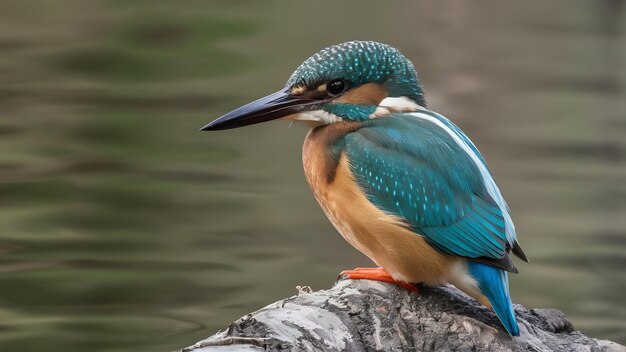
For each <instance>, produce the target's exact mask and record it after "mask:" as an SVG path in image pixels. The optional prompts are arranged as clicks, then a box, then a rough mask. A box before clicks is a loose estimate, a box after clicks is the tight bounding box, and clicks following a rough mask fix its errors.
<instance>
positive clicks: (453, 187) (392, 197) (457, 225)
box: [340, 114, 507, 259]
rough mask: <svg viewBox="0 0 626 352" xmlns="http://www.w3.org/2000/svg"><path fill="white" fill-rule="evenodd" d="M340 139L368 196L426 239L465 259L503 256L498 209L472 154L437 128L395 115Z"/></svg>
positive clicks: (503, 239) (503, 230) (503, 234)
mask: <svg viewBox="0 0 626 352" xmlns="http://www.w3.org/2000/svg"><path fill="white" fill-rule="evenodd" d="M446 121H448V120H446ZM448 123H449V124H452V123H451V122H449V121H448ZM452 126H453V127H454V128H456V129H458V127H456V126H454V125H453V124H452ZM450 128H452V127H450ZM459 131H460V130H459ZM463 136H465V135H463ZM464 138H465V139H467V137H464ZM467 140H468V141H469V139H467ZM340 143H341V149H342V150H343V152H344V153H345V154H346V156H347V157H348V160H349V162H350V165H351V169H352V172H353V174H354V175H355V177H356V179H357V183H358V184H359V185H360V187H361V189H362V190H363V191H364V192H365V194H366V195H367V197H368V199H370V201H372V202H373V203H374V204H376V205H377V206H379V207H380V208H382V209H384V210H385V211H387V212H389V213H391V214H395V215H397V216H400V217H401V218H403V219H404V220H405V221H406V222H407V223H408V224H409V225H410V226H411V227H412V228H413V229H414V231H415V232H416V233H417V234H420V235H423V236H425V237H426V238H427V240H428V241H429V242H430V243H431V244H433V245H434V246H436V247H437V248H439V249H440V250H442V251H444V252H446V253H449V254H455V255H459V256H464V257H469V258H478V257H489V258H494V259H499V258H502V257H504V255H505V253H506V244H507V235H506V220H505V218H504V215H503V212H502V209H501V208H500V206H499V205H498V204H497V202H496V201H494V199H493V198H492V197H491V196H490V194H489V192H488V191H487V189H486V186H485V183H484V180H483V176H482V175H481V172H480V170H479V168H478V166H477V165H476V163H475V162H474V160H473V159H472V158H471V157H470V156H469V155H468V153H467V152H466V151H465V150H464V149H463V148H462V147H461V146H459V145H458V144H457V143H456V142H455V141H454V140H453V139H452V138H451V137H450V135H449V134H448V133H447V132H446V131H445V130H443V129H442V128H440V127H437V126H436V125H434V124H432V123H430V122H428V121H423V120H420V119H418V118H415V117H413V116H410V115H406V114H398V115H396V116H394V118H384V119H374V120H369V121H366V122H365V123H364V126H363V127H362V128H360V129H358V130H357V131H355V132H353V133H350V134H348V135H346V136H345V137H344V138H343V139H342V140H341V142H340ZM469 143H471V141H470V142H469ZM470 145H471V146H472V150H473V151H475V152H476V153H478V151H477V150H476V149H475V147H474V146H473V144H470ZM478 155H480V154H478ZM479 160H480V161H481V162H484V160H483V159H482V157H480V158H479Z"/></svg>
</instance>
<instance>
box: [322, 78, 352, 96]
mask: <svg viewBox="0 0 626 352" xmlns="http://www.w3.org/2000/svg"><path fill="white" fill-rule="evenodd" d="M346 90H348V82H346V81H344V80H343V79H339V78H337V79H333V80H332V81H330V82H328V83H327V84H326V92H327V93H328V95H330V96H331V97H336V96H338V95H340V94H342V93H344V92H345V91H346Z"/></svg>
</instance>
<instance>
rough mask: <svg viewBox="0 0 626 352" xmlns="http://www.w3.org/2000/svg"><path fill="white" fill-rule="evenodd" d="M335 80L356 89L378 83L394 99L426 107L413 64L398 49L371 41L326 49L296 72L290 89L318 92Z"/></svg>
mask: <svg viewBox="0 0 626 352" xmlns="http://www.w3.org/2000/svg"><path fill="white" fill-rule="evenodd" d="M335 78H342V79H345V80H348V81H350V82H351V83H352V84H353V85H354V86H359V85H361V84H365V83H378V84H381V85H382V86H383V87H385V88H386V89H387V92H388V94H389V96H390V97H401V96H405V97H407V98H409V99H412V100H413V101H415V102H416V103H418V104H420V105H422V106H425V101H424V91H423V90H422V87H421V85H420V82H419V79H418V77H417V73H416V72H415V68H414V67H413V64H412V63H411V61H409V60H408V59H407V58H406V57H405V56H404V55H402V54H401V53H400V52H399V51H398V50H397V49H395V48H393V47H391V46H389V45H386V44H382V43H377V42H371V41H351V42H346V43H342V44H337V45H333V46H330V47H328V48H325V49H322V50H321V51H319V52H318V53H316V54H315V55H313V56H311V57H310V58H308V59H307V60H306V61H304V62H303V63H302V65H300V67H298V68H297V69H296V71H295V72H294V73H293V74H292V75H291V77H290V78H289V80H288V81H287V87H295V86H306V87H308V88H316V87H317V86H318V85H320V84H322V83H324V82H327V81H330V80H332V79H335Z"/></svg>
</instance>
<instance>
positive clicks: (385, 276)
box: [339, 268, 418, 292]
mask: <svg viewBox="0 0 626 352" xmlns="http://www.w3.org/2000/svg"><path fill="white" fill-rule="evenodd" d="M339 276H343V277H347V278H348V279H352V280H362V279H365V280H374V281H382V282H388V283H391V284H397V285H400V286H402V287H404V288H406V289H407V290H409V291H413V292H418V289H417V287H415V286H414V285H411V284H410V283H408V282H402V281H396V280H394V278H392V277H391V275H389V273H387V272H386V271H385V269H383V268H355V269H354V270H344V271H342V272H341V273H340V274H339Z"/></svg>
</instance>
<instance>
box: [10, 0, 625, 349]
mask: <svg viewBox="0 0 626 352" xmlns="http://www.w3.org/2000/svg"><path fill="white" fill-rule="evenodd" d="M625 7H626V6H625V2H624V1H619V0H612V1H611V0H607V1H580V2H569V1H551V2H543V1H531V2H515V3H514V2H501V1H495V0H494V1H481V2H469V1H468V2H454V3H452V2H450V3H441V2H435V1H432V2H430V1H429V2H419V3H417V2H412V3H408V2H403V1H391V2H384V3H383V2H375V1H366V2H363V1H356V0H352V1H341V2H334V1H333V2H331V1H325V2H319V1H315V2H313V1H297V2H295V1H294V2H280V1H270V2H260V1H251V0H250V1H243V0H241V1H232V0H228V1H211V2H209V1H186V2H175V1H122V0H115V1H114V0H111V1H84V0H70V1H17V0H4V1H2V3H1V4H0V54H1V55H0V351H15V352H19V351H42V350H48V351H87V350H89V351H128V350H132V351H157V350H160V351H168V350H173V349H176V348H180V347H183V346H186V345H189V344H191V343H193V342H195V341H196V340H199V339H201V338H203V337H206V336H208V335H210V334H213V333H214V332H216V331H217V329H219V328H221V327H225V326H227V325H228V324H229V323H230V322H231V321H232V320H235V319H237V318H238V317H240V316H241V315H243V314H245V313H247V312H249V311H252V310H255V309H258V308H260V307H262V306H264V305H266V304H268V303H271V302H273V301H275V300H277V299H279V298H283V297H286V296H290V295H292V294H295V293H296V290H295V286H296V285H311V286H312V287H313V288H314V289H320V288H326V287H329V286H330V285H332V283H333V281H334V280H335V278H336V276H337V273H338V272H339V271H341V270H343V269H348V268H353V267H355V266H365V265H370V263H368V260H367V259H366V258H365V257H364V256H362V255H361V254H359V253H358V252H357V251H356V250H354V249H352V248H351V247H350V246H349V245H348V244H347V243H345V242H344V241H343V239H342V238H341V237H340V236H339V235H338V234H337V233H336V232H335V230H334V229H333V228H332V227H331V225H330V224H329V222H328V221H327V220H326V218H325V216H324V215H323V213H322V212H321V210H320V209H319V208H318V205H317V204H316V203H315V200H314V199H313V197H312V195H311V194H310V192H309V189H308V186H307V184H306V182H305V180H304V177H303V172H302V167H301V161H300V151H301V144H302V140H303V138H304V136H305V134H306V132H307V130H306V129H305V128H304V127H303V126H300V125H297V124H294V126H292V127H291V128H289V127H290V126H289V124H288V123H286V122H274V123H268V124H264V125H257V126H252V127H248V128H244V129H238V130H233V131H225V132H222V133H200V132H198V128H199V127H201V126H203V125H204V124H205V123H207V122H209V121H210V120H212V119H214V118H216V117H218V116H219V115H221V114H222V113H224V112H226V111H228V110H229V109H232V108H234V107H237V106H239V105H240V104H243V103H245V102H248V101H250V100H252V99H254V98H257V97H259V96H262V95H264V94H267V93H270V92H273V91H275V90H277V89H278V88H280V87H282V85H283V84H284V82H285V81H286V80H287V78H288V77H289V75H290V74H291V72H292V71H293V70H294V69H295V68H296V67H297V66H298V65H299V64H300V63H301V62H302V61H303V60H304V59H306V58H307V57H308V56H309V55H311V54H313V53H314V52H316V51H317V50H319V49H321V48H323V47H325V46H328V45H331V44H334V43H339V42H343V41H347V40H351V39H369V40H378V41H383V42H386V43H389V44H392V45H394V46H396V47H398V48H400V49H401V50H402V51H403V52H404V53H405V54H406V55H407V56H408V57H409V58H411V59H412V60H413V62H414V64H415V66H416V68H417V70H418V73H420V75H421V77H422V80H423V83H424V86H425V88H426V93H427V95H426V96H427V100H428V101H429V106H430V107H431V108H432V109H434V110H436V111H439V112H441V113H443V114H444V115H446V116H448V117H449V118H451V119H452V120H454V121H455V122H457V123H458V124H459V126H460V127H461V128H463V129H464V130H465V131H466V132H467V134H468V135H469V136H470V137H471V138H472V139H473V140H474V142H475V143H476V144H477V146H478V147H479V148H480V150H481V151H482V152H483V154H484V156H485V157H486V159H487V161H488V162H489V165H490V167H491V169H492V170H493V172H494V174H495V176H496V178H497V180H498V182H499V184H500V187H501V188H502V191H503V193H504V195H505V196H506V198H507V200H508V202H509V205H510V206H511V209H512V212H513V219H514V221H515V223H516V225H517V228H518V234H519V237H520V242H521V243H522V245H523V247H524V248H525V250H526V252H527V253H528V254H529V256H530V257H531V260H532V263H531V264H524V263H518V264H519V265H518V266H519V268H520V271H521V274H520V275H514V276H513V277H512V278H511V286H512V292H513V298H514V301H516V302H517V303H522V304H524V305H527V306H530V307H554V308H558V309H561V310H563V311H565V312H566V313H567V315H568V316H569V318H570V319H571V320H572V321H573V323H574V325H575V327H576V328H578V329H580V330H582V331H583V332H584V333H586V334H590V335H592V336H594V337H600V338H608V339H613V340H616V341H618V342H621V343H626V296H625V295H624V292H626V278H625V270H626V254H625V253H626V252H625V249H626V230H625V229H626V216H625V215H626V182H625V180H626V163H625V160H626V137H624V134H625V133H626V116H625V114H626V15H625V11H626V9H625Z"/></svg>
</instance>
